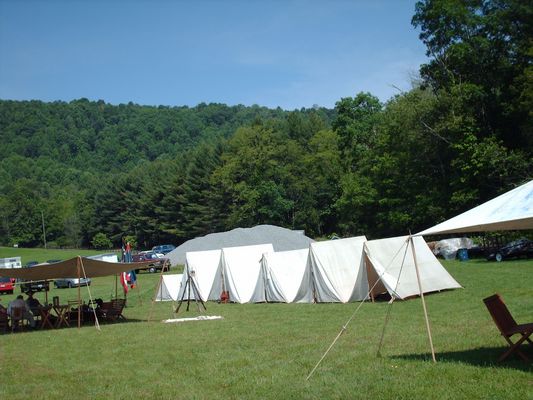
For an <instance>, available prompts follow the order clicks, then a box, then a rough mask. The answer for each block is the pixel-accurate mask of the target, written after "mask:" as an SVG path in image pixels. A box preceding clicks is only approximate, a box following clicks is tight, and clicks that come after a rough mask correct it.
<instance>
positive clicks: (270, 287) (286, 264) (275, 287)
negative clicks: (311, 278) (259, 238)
mask: <svg viewBox="0 0 533 400" xmlns="http://www.w3.org/2000/svg"><path fill="white" fill-rule="evenodd" d="M308 254H309V249H301V250H290V251H278V252H272V253H264V254H263V258H262V259H261V264H262V277H263V279H264V286H265V296H266V301H268V302H282V303H292V302H293V301H294V300H295V298H296V294H297V293H298V291H299V290H301V291H302V292H303V291H304V289H305V292H307V294H308V296H306V297H312V291H311V287H310V286H309V283H308V282H304V276H305V273H306V271H307V256H308ZM302 284H303V285H305V288H302ZM302 297H304V296H302Z"/></svg>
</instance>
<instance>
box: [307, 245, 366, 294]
mask: <svg viewBox="0 0 533 400" xmlns="http://www.w3.org/2000/svg"><path fill="white" fill-rule="evenodd" d="M365 241H366V237H365V236H358V237H352V238H346V239H337V240H329V241H326V242H314V243H311V246H310V250H309V259H308V267H309V269H310V270H311V279H312V282H311V284H310V285H313V288H314V290H315V300H316V301H317V302H319V303H323V302H326V303H327V302H341V303H346V302H349V301H359V300H363V299H365V297H366V295H367V294H368V282H367V276H366V270H365V268H363V258H362V255H363V245H364V243H365Z"/></svg>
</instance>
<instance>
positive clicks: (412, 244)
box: [409, 233, 437, 363]
mask: <svg viewBox="0 0 533 400" xmlns="http://www.w3.org/2000/svg"><path fill="white" fill-rule="evenodd" d="M409 240H410V242H411V251H412V252H413V259H414V262H415V271H416V280H417V282H418V289H419V291H420V299H421V300H422V308H423V309H424V318H425V320H426V329H427V332H428V338H429V346H430V347H431V357H432V358H433V362H434V363H436V362H437V359H436V358H435V349H434V348H433V339H432V337H431V327H430V325H429V318H428V312H427V309H426V300H425V299H424V292H423V290H422V283H421V281H420V271H419V269H418V261H417V258H416V251H415V242H414V240H413V236H412V235H411V233H409Z"/></svg>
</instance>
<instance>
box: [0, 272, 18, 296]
mask: <svg viewBox="0 0 533 400" xmlns="http://www.w3.org/2000/svg"><path fill="white" fill-rule="evenodd" d="M14 288H15V279H13V278H5V277H3V276H0V293H8V294H13V289H14Z"/></svg>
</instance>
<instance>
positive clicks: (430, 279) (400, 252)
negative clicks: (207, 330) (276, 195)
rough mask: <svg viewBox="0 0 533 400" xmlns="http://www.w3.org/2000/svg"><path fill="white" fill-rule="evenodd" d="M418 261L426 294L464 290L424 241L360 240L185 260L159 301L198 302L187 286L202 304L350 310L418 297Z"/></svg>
mask: <svg viewBox="0 0 533 400" xmlns="http://www.w3.org/2000/svg"><path fill="white" fill-rule="evenodd" d="M412 246H414V249H413V248H412ZM415 257H416V258H415ZM415 260H416V263H417V266H418V270H419V273H420V284H421V287H422V289H423V292H425V293H428V292H434V291H440V290H446V289H454V288H460V287H461V286H460V285H459V284H458V283H457V282H456V281H455V280H454V279H453V278H452V277H451V275H450V274H449V273H448V272H447V271H446V270H445V269H444V267H443V266H442V265H441V264H440V262H439V261H438V260H437V259H436V257H435V256H434V255H433V253H432V252H431V250H430V249H429V247H428V246H427V244H426V242H425V241H424V239H423V238H422V237H411V236H402V237H394V238H388V239H380V240H367V239H366V237H365V236H358V237H352V238H346V239H337V240H330V241H324V242H314V243H311V244H310V246H309V248H306V249H301V250H292V251H281V252H275V251H274V249H273V247H272V245H271V244H263V245H253V246H239V247H229V248H223V249H219V250H209V251H194V252H187V253H186V264H185V269H184V273H183V274H182V275H178V276H173V275H163V276H162V280H161V282H160V285H159V289H158V293H157V295H156V300H174V301H179V300H187V299H193V298H194V290H191V285H190V284H189V282H190V281H193V282H194V285H195V286H196V289H197V292H198V295H199V297H200V298H201V300H202V301H208V300H214V301H217V300H219V299H220V298H221V294H222V293H223V292H227V294H228V295H229V300H230V301H232V302H236V303H258V302H283V303H313V302H320V303H322V302H341V303H347V302H352V301H361V300H365V299H369V298H374V297H375V296H377V295H380V294H382V293H388V294H389V295H390V296H392V297H394V298H397V299H405V298H407V297H410V296H414V295H418V294H420V288H419V285H418V281H417V275H416V269H415ZM189 276H190V279H188V278H189ZM178 282H179V283H178Z"/></svg>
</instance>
